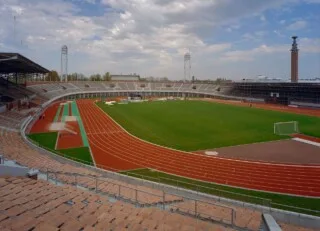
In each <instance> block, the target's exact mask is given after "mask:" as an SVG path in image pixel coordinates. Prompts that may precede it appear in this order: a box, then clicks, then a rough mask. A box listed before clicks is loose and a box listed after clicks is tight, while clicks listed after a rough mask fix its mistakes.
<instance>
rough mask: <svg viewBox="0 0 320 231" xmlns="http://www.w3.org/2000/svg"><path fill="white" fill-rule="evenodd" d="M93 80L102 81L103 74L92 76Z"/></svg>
mask: <svg viewBox="0 0 320 231" xmlns="http://www.w3.org/2000/svg"><path fill="white" fill-rule="evenodd" d="M90 80H91V81H101V75H100V74H94V75H91V76H90Z"/></svg>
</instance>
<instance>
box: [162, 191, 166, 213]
mask: <svg viewBox="0 0 320 231" xmlns="http://www.w3.org/2000/svg"><path fill="white" fill-rule="evenodd" d="M162 192H163V193H162V205H163V207H162V208H163V210H164V209H165V200H166V193H165V192H164V190H163V191H162Z"/></svg>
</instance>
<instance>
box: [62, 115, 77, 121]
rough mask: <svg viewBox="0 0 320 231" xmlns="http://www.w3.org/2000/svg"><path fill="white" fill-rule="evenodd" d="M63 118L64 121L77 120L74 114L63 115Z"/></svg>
mask: <svg viewBox="0 0 320 231" xmlns="http://www.w3.org/2000/svg"><path fill="white" fill-rule="evenodd" d="M64 120H65V121H66V122H74V121H78V118H77V117H76V116H65V117H64Z"/></svg>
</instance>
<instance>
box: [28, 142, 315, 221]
mask: <svg viewBox="0 0 320 231" xmlns="http://www.w3.org/2000/svg"><path fill="white" fill-rule="evenodd" d="M31 142H33V143H34V144H35V145H36V146H38V147H39V148H41V150H42V151H43V150H47V151H48V152H49V154H52V153H53V154H55V155H57V156H59V157H63V158H65V159H70V160H72V161H74V162H77V163H79V164H82V166H86V167H89V168H90V169H91V170H97V168H98V170H99V169H100V170H102V172H103V171H106V172H108V174H107V177H113V178H114V179H117V178H119V175H122V177H121V180H123V181H125V182H132V179H129V180H128V179H126V178H125V177H124V176H127V177H134V178H135V179H137V181H135V184H139V182H138V181H139V179H142V184H143V185H145V184H146V181H147V182H148V185H149V186H151V187H153V186H152V184H153V183H155V184H157V186H158V187H159V185H170V186H173V187H175V188H183V189H187V190H190V191H193V192H195V193H197V194H199V193H202V194H209V195H213V196H215V199H216V200H217V201H221V202H224V203H233V204H236V205H237V206H241V207H248V208H252V209H257V208H255V206H256V205H258V206H261V207H263V209H261V208H260V209H259V210H260V211H261V210H267V211H270V209H271V208H278V209H283V210H287V211H294V212H298V213H303V214H312V215H315V216H318V217H320V210H312V209H307V208H301V207H296V206H292V205H286V204H281V203H275V202H273V201H272V200H271V199H267V198H262V197H255V196H250V195H247V194H242V193H236V192H231V191H228V190H222V189H217V188H215V187H206V186H203V185H199V184H194V183H190V182H187V179H186V180H177V179H170V178H167V177H161V176H157V177H156V178H155V177H152V176H146V175H141V174H137V173H133V172H123V173H119V172H120V170H119V169H115V168H112V167H109V166H105V165H99V164H97V165H94V164H93V163H92V162H88V161H85V160H81V159H78V158H75V157H73V156H69V155H66V154H63V153H59V152H58V151H56V150H52V149H49V148H47V147H43V146H41V145H40V144H39V143H37V142H34V141H31ZM47 154H48V153H47ZM59 160H61V159H59ZM155 170H156V169H155ZM156 171H157V170H156ZM208 183H210V182H208ZM226 198H228V199H226ZM229 199H230V200H229ZM236 201H238V203H236Z"/></svg>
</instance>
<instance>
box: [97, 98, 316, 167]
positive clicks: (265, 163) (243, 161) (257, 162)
mask: <svg viewBox="0 0 320 231" xmlns="http://www.w3.org/2000/svg"><path fill="white" fill-rule="evenodd" d="M93 104H94V105H95V106H96V107H97V108H99V109H100V110H101V111H102V112H103V113H104V114H105V115H106V116H108V117H109V118H110V119H111V120H112V121H113V122H114V123H115V124H117V125H118V126H119V127H120V128H121V129H122V130H123V131H124V132H126V133H127V134H129V135H130V136H132V137H134V138H136V139H138V140H141V141H142V142H145V143H149V144H152V145H155V146H158V147H162V148H165V149H170V150H173V151H176V152H180V153H181V152H182V153H186V154H189V155H195V156H202V157H204V156H205V157H207V158H216V159H222V160H230V161H235V162H242V163H255V164H264V165H274V166H284V167H301V168H320V166H308V165H296V164H295V165H292V164H275V163H267V162H259V161H247V160H238V159H232V158H223V157H217V156H206V155H203V154H197V153H193V152H186V151H181V150H177V149H174V148H169V147H165V146H162V145H159V144H154V143H152V142H149V141H146V140H143V139H140V138H139V137H136V136H134V135H132V134H131V133H129V132H128V131H127V130H126V129H124V128H123V127H122V126H121V125H120V124H119V123H117V122H116V121H115V120H114V119H113V118H112V117H111V116H109V115H108V113H106V112H105V111H104V110H102V108H100V107H99V106H98V105H97V104H95V103H93Z"/></svg>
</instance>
